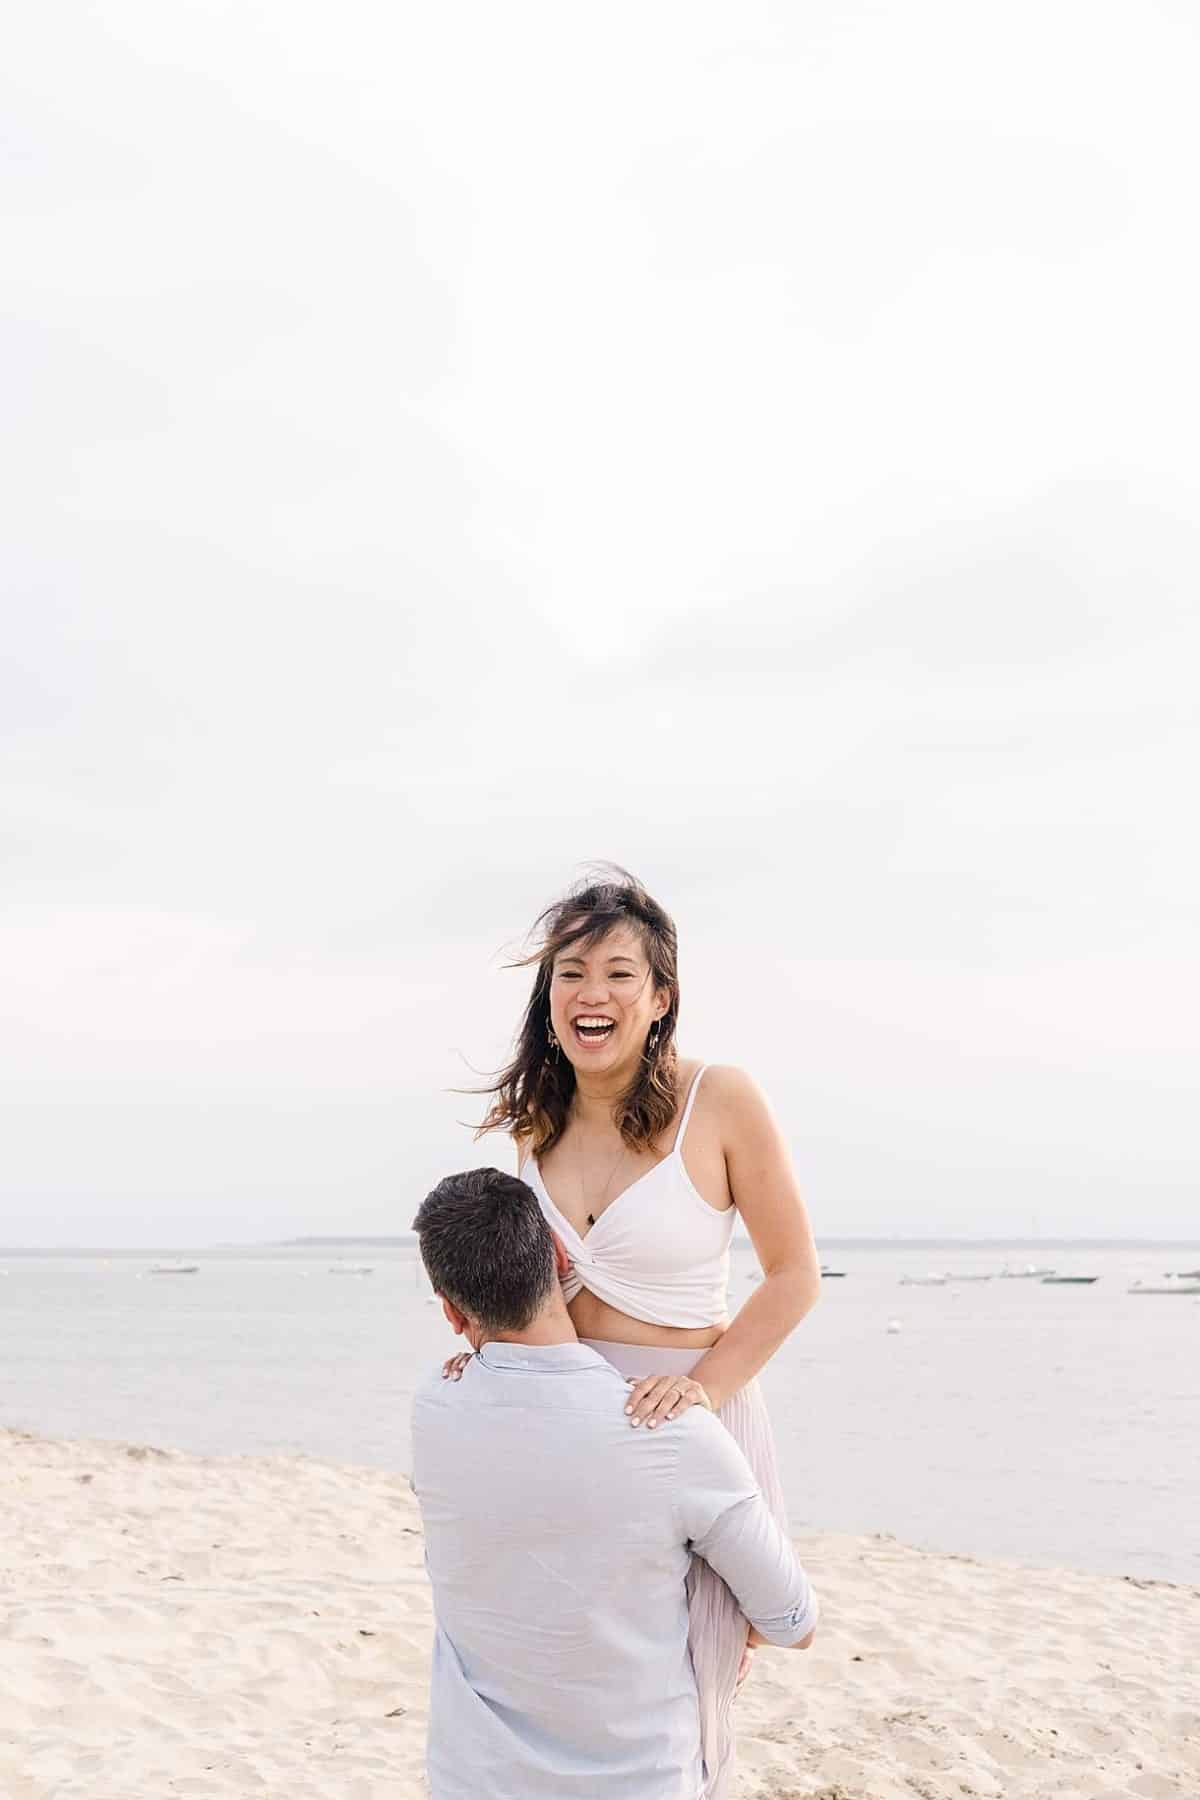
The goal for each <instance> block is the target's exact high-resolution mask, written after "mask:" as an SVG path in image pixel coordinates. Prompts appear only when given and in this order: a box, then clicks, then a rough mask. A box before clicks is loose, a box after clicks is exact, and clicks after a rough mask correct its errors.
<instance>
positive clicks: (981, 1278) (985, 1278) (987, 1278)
mask: <svg viewBox="0 0 1200 1800" xmlns="http://www.w3.org/2000/svg"><path fill="white" fill-rule="evenodd" d="M950 1279H951V1281H990V1280H991V1279H992V1278H991V1276H990V1275H952V1276H951V1277H950Z"/></svg>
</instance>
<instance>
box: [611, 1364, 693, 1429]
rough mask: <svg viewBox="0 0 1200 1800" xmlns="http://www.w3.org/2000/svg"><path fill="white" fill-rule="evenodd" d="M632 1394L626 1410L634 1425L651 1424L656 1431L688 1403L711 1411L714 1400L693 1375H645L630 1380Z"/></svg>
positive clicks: (651, 1427) (681, 1411) (674, 1417)
mask: <svg viewBox="0 0 1200 1800" xmlns="http://www.w3.org/2000/svg"><path fill="white" fill-rule="evenodd" d="M629 1387H630V1393H629V1398H628V1400H627V1401H626V1403H625V1411H626V1414H627V1415H628V1417H629V1423H630V1424H631V1425H648V1426H649V1427H650V1430H651V1431H653V1430H654V1427H655V1426H656V1425H662V1424H664V1423H665V1421H666V1420H667V1419H676V1418H678V1417H679V1414H680V1413H685V1412H686V1411H687V1410H688V1407H689V1406H703V1407H704V1408H705V1409H706V1411H708V1412H712V1410H713V1403H712V1401H711V1400H710V1399H709V1397H708V1395H707V1394H706V1393H705V1391H704V1389H703V1388H702V1387H701V1385H700V1383H699V1382H698V1381H693V1380H692V1378H691V1376H690V1375H643V1377H642V1379H641V1380H640V1381H634V1380H633V1379H632V1377H631V1378H630V1382H629Z"/></svg>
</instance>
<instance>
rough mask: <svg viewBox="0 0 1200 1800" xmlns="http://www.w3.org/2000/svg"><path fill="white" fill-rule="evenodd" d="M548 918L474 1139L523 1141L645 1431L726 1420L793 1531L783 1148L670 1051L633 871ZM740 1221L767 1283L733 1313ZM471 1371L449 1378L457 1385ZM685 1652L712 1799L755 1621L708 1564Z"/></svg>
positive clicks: (666, 967) (599, 1339) (693, 1594)
mask: <svg viewBox="0 0 1200 1800" xmlns="http://www.w3.org/2000/svg"><path fill="white" fill-rule="evenodd" d="M611 873H612V876H613V879H607V880H598V881H592V882H589V883H588V884H586V885H582V886H578V887H576V888H575V889H573V890H572V891H571V892H570V893H569V894H568V895H567V896H566V897H565V898H564V899H563V900H560V901H558V902H556V903H555V904H554V905H553V906H550V907H548V908H547V909H546V911H545V912H544V913H542V915H541V916H540V918H539V919H538V921H537V923H536V925H535V927H534V932H535V939H536V944H537V947H536V949H535V950H534V951H533V952H532V954H531V955H529V956H528V957H524V958H522V959H521V962H520V963H519V964H518V965H517V966H519V967H524V966H533V965H536V968H537V976H536V979H535V981H534V985H533V993H532V995H531V997H530V1000H529V1004H528V1006H527V1008H526V1011H525V1017H524V1021H523V1023H522V1027H521V1031H520V1035H519V1039H518V1043H517V1049H516V1054H515V1056H514V1058H513V1060H512V1062H511V1063H510V1064H509V1065H508V1067H507V1068H506V1069H504V1070H503V1071H502V1072H501V1073H500V1075H499V1076H498V1077H497V1080H496V1082H495V1083H494V1085H492V1086H489V1087H488V1088H486V1089H484V1090H482V1091H483V1092H485V1093H490V1094H491V1095H492V1096H493V1104H492V1106H491V1108H490V1110H489V1112H488V1114H487V1117H486V1118H485V1119H484V1121H483V1123H482V1125H481V1127H480V1135H482V1133H484V1132H487V1131H495V1130H498V1129H503V1130H507V1131H509V1132H510V1133H511V1134H512V1136H513V1138H514V1139H515V1141H516V1145H517V1153H518V1165H519V1171H520V1173H521V1174H522V1175H523V1176H524V1178H525V1180H526V1181H528V1183H529V1185H530V1186H531V1187H532V1189H533V1191H534V1193H535V1194H536V1195H537V1197H538V1200H539V1202H540V1203H541V1206H542V1210H543V1212H544V1213H545V1214H546V1217H547V1218H548V1220H549V1221H550V1224H551V1225H552V1226H553V1228H554V1230H555V1231H556V1232H557V1233H558V1235H559V1237H560V1238H561V1239H562V1240H563V1242H564V1244H565V1245H566V1247H567V1250H568V1252H569V1254H570V1257H571V1261H572V1269H571V1272H570V1275H569V1276H568V1277H567V1278H566V1280H565V1282H564V1292H565V1295H566V1298H567V1301H568V1305H569V1308H570V1313H571V1317H572V1319H573V1320H574V1323H575V1329H576V1330H577V1331H578V1333H579V1336H580V1338H581V1339H582V1340H583V1342H585V1343H586V1344H588V1345H590V1346H591V1348H593V1349H595V1350H598V1351H599V1352H600V1353H601V1355H603V1356H605V1357H607V1359H608V1360H609V1361H610V1362H611V1363H612V1364H613V1365H614V1366H615V1367H616V1368H617V1369H618V1370H619V1371H620V1372H621V1373H622V1374H623V1375H625V1376H626V1377H627V1378H628V1379H629V1380H630V1382H631V1386H630V1392H629V1397H628V1401H627V1404H626V1409H625V1410H626V1412H627V1414H628V1415H629V1422H630V1425H631V1426H634V1427H638V1428H641V1429H645V1430H649V1431H654V1430H656V1429H659V1428H661V1427H662V1426H663V1425H664V1424H665V1423H667V1422H668V1421H669V1420H671V1419H675V1418H678V1417H679V1415H680V1414H681V1413H683V1412H685V1411H686V1410H687V1409H688V1408H689V1407H691V1406H705V1407H708V1408H709V1409H710V1410H711V1411H713V1412H715V1413H717V1415H718V1416H719V1417H720V1419H721V1420H722V1422H723V1423H724V1424H725V1425H726V1427H727V1428H728V1429H729V1431H730V1432H731V1433H732V1434H733V1436H734V1437H735V1438H736V1439H737V1441H738V1443H739V1444H740V1445H741V1447H742V1450H743V1451H744V1452H745V1454H746V1457H747V1459H748V1461H749V1462H750V1465H751V1467H752V1468H753V1470H754V1473H755V1476H756V1478H757V1480H758V1482H759V1485H760V1487H761V1488H762V1491H763V1493H764V1495H765V1496H766V1498H767V1500H768V1502H769V1503H770V1504H771V1506H772V1508H773V1509H774V1511H775V1512H776V1513H777V1515H778V1516H779V1518H780V1520H781V1522H783V1523H785V1524H786V1514H785V1509H784V1502H783V1495H782V1491H781V1489H780V1485H779V1477H778V1474H777V1472H776V1468H775V1455H774V1446H773V1443H772V1439H771V1431H770V1424H769V1421H768V1418H767V1413H766V1408H765V1406H764V1404H763V1400H762V1397H761V1395H760V1393H759V1389H758V1385H757V1383H756V1381H755V1379H754V1378H755V1376H756V1375H757V1373H758V1371H759V1370H760V1369H761V1368H762V1367H763V1365H764V1363H766V1362H767V1360H768V1359H769V1358H770V1357H771V1356H773V1355H774V1353H775V1351H776V1350H777V1349H778V1348H779V1346H780V1344H782V1343H783V1341H784V1339H785V1338H786V1337H787V1336H788V1334H789V1333H790V1332H791V1331H792V1330H793V1329H794V1327H795V1326H796V1325H797V1324H798V1323H799V1321H800V1320H801V1319H802V1318H803V1317H804V1315H805V1313H807V1312H808V1310H809V1309H810V1307H811V1306H812V1305H813V1303H814V1301H815V1300H816V1298H817V1294H818V1292H819V1289H820V1271H819V1265H818V1262H817V1256H816V1250H815V1247H814V1245H813V1240H812V1232H811V1230H810V1228H809V1224H808V1220H807V1217H806V1214H805V1210H804V1205H803V1202H802V1201H801V1198H800V1194H799V1190H798V1187H797V1183H796V1178H795V1174H794V1172H793V1169H792V1165H791V1159H790V1157H789V1154H788V1150H787V1146H786V1144H785V1142H784V1140H783V1137H782V1134H781V1133H780V1131H779V1128H778V1126H777V1125H776V1123H775V1121H774V1119H773V1118H772V1116H771V1113H770V1111H769V1110H768V1108H767V1105H766V1103H765V1101H764V1099H763V1097H762V1094H761V1093H760V1091H759V1089H758V1088H757V1087H756V1085H755V1084H754V1082H753V1081H751V1079H750V1078H749V1076H747V1075H746V1074H744V1073H743V1072H742V1071H741V1070H740V1069H734V1068H727V1067H708V1068H705V1067H703V1066H702V1065H701V1064H700V1063H698V1062H696V1061H694V1060H690V1059H687V1060H682V1059H680V1058H679V1057H678V1056H677V1053H676V1048H675V1027H676V1022H677V1020H678V1017H679V982H678V976H677V968H676V934H675V927H674V925H673V923H672V922H671V919H670V918H669V916H668V915H667V914H666V913H665V912H664V911H663V909H662V907H660V906H659V905H658V904H657V903H656V902H655V901H654V900H653V899H652V898H651V897H650V895H649V894H648V893H647V892H646V891H645V889H644V888H643V887H642V886H641V884H640V883H639V882H637V881H636V880H635V879H634V878H633V877H632V876H631V875H628V874H627V873H626V872H625V871H624V870H620V869H614V870H612V871H611ZM735 1211H736V1212H738V1213H740V1214H741V1217H742V1219H743V1221H744V1222H745V1225H746V1229H747V1231H748V1232H749V1234H750V1238H751V1241H752V1243H753V1245H754V1248H755V1250H756V1252H757V1254H758V1259H759V1262H760V1263H761V1265H762V1270H763V1281H762V1283H761V1285H759V1286H758V1287H757V1288H756V1289H755V1291H754V1292H753V1294H751V1296H750V1298H749V1299H748V1300H747V1301H746V1302H745V1304H744V1305H743V1306H742V1307H741V1308H740V1310H739V1311H738V1313H737V1314H736V1315H735V1317H734V1318H733V1319H729V1318H728V1317H727V1313H726V1283H727V1279H728V1270H729V1241H730V1237H731V1234H732V1230H733V1217H734V1213H735ZM463 1360H464V1359H462V1358H453V1359H451V1361H450V1362H449V1363H448V1364H447V1365H446V1369H447V1373H448V1374H451V1375H453V1374H455V1373H459V1374H460V1373H461V1370H462V1363H463ZM688 1605H689V1640H688V1641H689V1644H690V1647H691V1652H692V1661H693V1665H694V1667H695V1672H696V1684H697V1688H698V1691H699V1694H700V1723H701V1735H702V1742H703V1749H704V1759H705V1768H706V1785H705V1790H704V1796H705V1800H724V1796H726V1795H727V1794H728V1793H729V1792H730V1788H731V1782H732V1761H733V1730H732V1719H731V1709H732V1702H733V1698H734V1694H735V1692H736V1689H737V1686H738V1683H739V1679H740V1676H741V1675H742V1674H743V1673H744V1670H745V1667H746V1666H747V1653H748V1647H749V1646H748V1637H747V1634H748V1630H749V1628H748V1625H747V1622H746V1620H745V1618H744V1617H743V1616H742V1614H741V1613H740V1612H739V1610H738V1607H737V1603H736V1602H735V1601H734V1599H733V1596H732V1595H731V1594H730V1592H729V1589H728V1588H727V1587H726V1586H725V1584H724V1583H723V1582H722V1581H720V1579H719V1578H718V1577H717V1576H715V1575H714V1574H713V1573H712V1571H711V1570H710V1569H709V1568H708V1565H707V1564H706V1563H704V1562H702V1561H700V1560H699V1559H697V1560H696V1561H694V1562H693V1564H692V1573H691V1576H690V1578H689V1593H688Z"/></svg>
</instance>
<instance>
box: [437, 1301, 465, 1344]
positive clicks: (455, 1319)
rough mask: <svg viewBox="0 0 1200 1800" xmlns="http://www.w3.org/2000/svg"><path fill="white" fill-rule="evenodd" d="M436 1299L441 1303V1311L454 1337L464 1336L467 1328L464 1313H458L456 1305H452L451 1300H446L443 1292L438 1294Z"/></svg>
mask: <svg viewBox="0 0 1200 1800" xmlns="http://www.w3.org/2000/svg"><path fill="white" fill-rule="evenodd" d="M438 1299H439V1300H440V1301H441V1303H442V1311H443V1312H444V1313H445V1315H446V1323H447V1324H448V1325H449V1327H450V1329H451V1331H452V1332H453V1333H454V1335H455V1337H462V1336H464V1334H465V1333H466V1329H467V1319H466V1314H465V1313H460V1312H459V1310H458V1308H457V1306H454V1305H452V1304H451V1302H450V1301H449V1300H447V1298H446V1296H445V1294H439V1295H438Z"/></svg>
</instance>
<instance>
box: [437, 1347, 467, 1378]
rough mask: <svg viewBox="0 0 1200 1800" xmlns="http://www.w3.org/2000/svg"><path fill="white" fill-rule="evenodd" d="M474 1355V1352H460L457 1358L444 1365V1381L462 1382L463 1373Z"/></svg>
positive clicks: (453, 1357) (451, 1358)
mask: <svg viewBox="0 0 1200 1800" xmlns="http://www.w3.org/2000/svg"><path fill="white" fill-rule="evenodd" d="M474 1354H475V1352H474V1351H473V1350H460V1351H459V1353H458V1355H457V1356H452V1357H450V1358H449V1360H448V1361H447V1362H444V1363H443V1364H442V1380H443V1381H461V1380H462V1372H463V1370H464V1369H465V1368H466V1366H467V1364H468V1363H469V1362H470V1360H471V1358H472V1357H473V1356H474Z"/></svg>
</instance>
